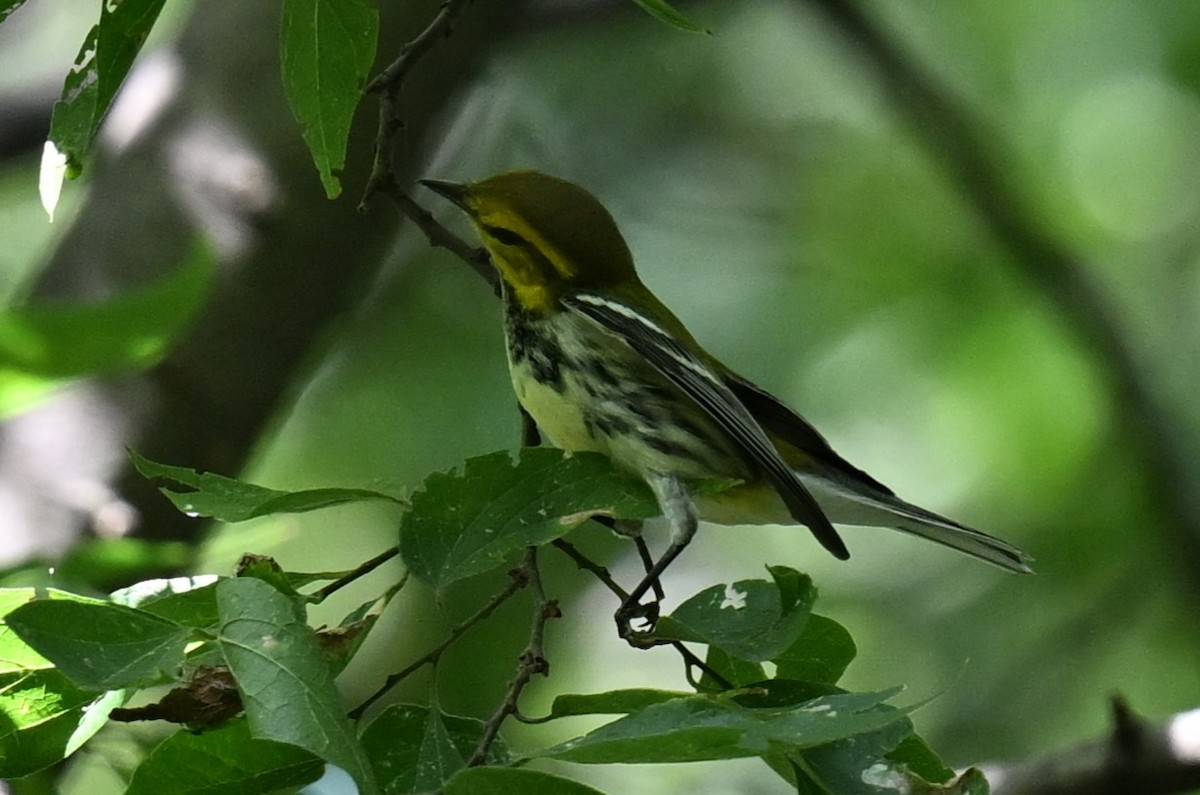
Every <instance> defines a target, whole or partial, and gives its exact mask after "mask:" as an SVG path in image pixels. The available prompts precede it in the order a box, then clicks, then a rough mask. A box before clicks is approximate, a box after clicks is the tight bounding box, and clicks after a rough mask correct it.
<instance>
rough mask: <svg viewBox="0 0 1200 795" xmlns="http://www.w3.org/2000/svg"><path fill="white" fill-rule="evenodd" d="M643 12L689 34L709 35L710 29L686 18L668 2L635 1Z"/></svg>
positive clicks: (661, 0) (657, 0)
mask: <svg viewBox="0 0 1200 795" xmlns="http://www.w3.org/2000/svg"><path fill="white" fill-rule="evenodd" d="M633 2H635V3H637V4H638V5H639V6H640V7H641V8H642V10H643V11H645V12H646V13H647V14H649V15H650V16H652V17H654V18H655V19H657V20H658V21H659V22H665V23H667V24H668V25H670V26H671V27H674V28H679V29H680V30H685V31H687V32H688V33H709V32H710V31H709V30H708V28H705V27H704V26H702V25H697V24H696V23H695V22H693V21H692V20H690V19H688V18H687V17H686V16H684V15H683V14H682V13H681V12H680V11H679V10H678V9H676V8H675V7H674V6H672V5H671V4H670V3H668V2H666V0H633Z"/></svg>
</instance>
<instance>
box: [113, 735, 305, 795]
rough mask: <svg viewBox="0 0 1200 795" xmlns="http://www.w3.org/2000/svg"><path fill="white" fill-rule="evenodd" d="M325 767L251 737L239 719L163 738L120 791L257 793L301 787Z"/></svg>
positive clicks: (143, 794) (128, 794) (133, 794)
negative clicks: (200, 730)
mask: <svg viewBox="0 0 1200 795" xmlns="http://www.w3.org/2000/svg"><path fill="white" fill-rule="evenodd" d="M324 771H325V762H324V760H322V759H321V758H320V757H318V756H316V755H314V754H311V753H309V752H308V751H305V750H303V749H301V748H297V747H295V746H294V745H286V744H284V743H277V742H272V741H271V740H263V739H259V738H257V737H253V736H251V734H250V728H249V725H248V723H247V722H246V720H245V719H244V718H239V719H236V720H233V721H230V722H229V723H226V724H224V725H223V726H221V727H220V728H217V729H213V730H210V731H206V732H201V733H195V732H190V731H178V732H176V733H175V734H172V735H171V736H170V737H168V738H167V739H165V740H163V741H162V742H161V743H159V744H158V746H157V747H156V748H155V749H154V750H153V751H151V752H150V755H149V756H148V757H146V759H145V760H144V761H143V762H142V764H140V765H139V766H138V767H137V769H136V770H134V772H133V779H132V780H131V781H130V782H129V788H128V789H126V790H125V795H159V793H163V792H170V793H172V795H216V794H217V793H220V795H259V793H263V792H275V791H277V790H281V789H285V788H288V787H300V786H303V785H305V784H309V783H312V782H313V781H316V780H317V779H319V778H320V777H321V776H322V774H323V773H324Z"/></svg>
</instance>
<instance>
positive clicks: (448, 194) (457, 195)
mask: <svg viewBox="0 0 1200 795" xmlns="http://www.w3.org/2000/svg"><path fill="white" fill-rule="evenodd" d="M418 181H419V182H420V183H421V184H422V185H424V186H425V187H427V188H429V189H430V190H431V191H433V192H434V193H436V194H438V195H439V196H444V197H445V198H447V199H449V200H450V201H452V202H454V203H455V204H456V205H458V206H459V207H461V208H462V209H464V210H466V211H467V212H470V211H471V208H470V207H468V206H467V186H466V185H460V184H458V183H457V182H445V181H443V180H440V179H422V180H418Z"/></svg>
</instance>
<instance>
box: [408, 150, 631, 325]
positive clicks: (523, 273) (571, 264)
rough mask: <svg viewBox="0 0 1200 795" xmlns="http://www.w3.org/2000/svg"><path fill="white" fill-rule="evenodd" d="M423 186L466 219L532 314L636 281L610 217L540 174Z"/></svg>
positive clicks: (571, 187) (581, 194)
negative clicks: (570, 297) (583, 293)
mask: <svg viewBox="0 0 1200 795" xmlns="http://www.w3.org/2000/svg"><path fill="white" fill-rule="evenodd" d="M421 183H422V184H423V185H425V186H426V187H428V188H429V189H430V190H432V191H434V192H435V193H438V194H441V195H442V196H444V197H446V198H447V199H449V200H450V201H452V202H454V203H455V204H456V205H458V206H459V207H461V208H462V209H463V210H464V211H465V212H466V213H467V215H468V216H469V217H470V218H471V220H472V221H473V222H474V224H475V228H476V229H477V230H478V231H479V236H480V238H482V240H483V244H484V246H486V247H487V250H488V252H489V253H490V254H491V256H492V262H493V263H495V266H496V268H497V270H499V271H500V275H501V277H502V278H503V279H504V281H505V282H506V283H507V285H508V286H509V288H511V290H512V292H513V295H514V296H515V297H516V299H517V300H518V301H519V302H520V303H521V304H522V305H523V306H524V307H525V308H527V309H531V310H546V309H549V308H551V307H553V306H554V304H555V302H556V301H557V300H558V298H559V296H561V295H563V294H564V293H567V292H570V291H572V290H579V289H603V288H606V287H616V286H620V285H622V284H625V283H627V282H629V281H633V280H636V279H637V275H636V273H635V272H634V269H633V257H632V256H631V255H630V253H629V247H628V246H627V245H626V244H625V239H624V238H623V237H621V232H620V231H619V230H618V229H617V224H616V222H615V221H614V220H613V217H612V216H611V215H610V214H609V212H608V210H606V209H604V206H603V205H602V204H600V202H599V201H597V199H596V197H595V196H593V195H592V194H590V193H588V192H587V191H586V190H584V189H583V188H581V187H579V186H578V185H575V184H573V183H571V182H567V181H566V180H562V179H558V178H557V177H551V176H548V175H546V174H542V173H539V172H537V171H508V172H505V173H503V174H497V175H495V176H493V177H488V178H487V179H485V180H482V181H480V182H472V183H467V184H458V183H454V182H442V181H440V180H421Z"/></svg>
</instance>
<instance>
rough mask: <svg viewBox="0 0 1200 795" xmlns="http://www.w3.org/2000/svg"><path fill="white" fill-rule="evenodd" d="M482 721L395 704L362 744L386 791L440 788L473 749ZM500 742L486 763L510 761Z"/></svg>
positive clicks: (373, 723) (381, 715)
mask: <svg viewBox="0 0 1200 795" xmlns="http://www.w3.org/2000/svg"><path fill="white" fill-rule="evenodd" d="M483 728H484V727H483V722H482V721H478V720H475V719H474V718H460V717H456V716H453V715H446V714H444V713H441V712H438V711H437V710H431V709H429V708H428V707H422V706H416V705H413V704H394V705H392V706H389V707H388V708H387V709H385V710H383V711H382V712H381V713H379V717H377V718H375V720H373V721H371V725H369V726H367V728H366V729H365V730H364V731H363V733H362V747H363V750H364V751H365V752H366V754H367V756H368V757H369V758H370V760H371V765H372V767H373V768H374V770H375V778H376V780H377V781H378V782H379V785H380V787H381V788H382V789H383V791H384V792H386V793H388V795H399V794H400V793H408V792H425V791H432V790H436V789H438V788H439V787H441V785H442V784H443V783H444V782H445V780H446V779H447V778H449V777H450V776H451V775H453V773H454V772H455V771H457V770H460V769H461V768H462V766H463V764H464V761H465V760H466V759H468V758H470V756H471V755H472V754H473V753H474V752H475V746H477V745H478V744H479V740H480V738H482V737H483ZM508 761H509V760H508V752H507V751H506V750H505V748H504V745H503V744H502V743H500V742H497V743H496V744H494V745H493V746H492V748H491V752H490V754H489V755H488V764H493V765H504V764H508Z"/></svg>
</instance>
